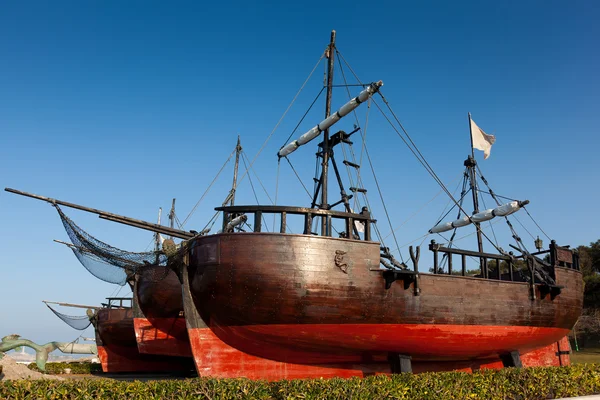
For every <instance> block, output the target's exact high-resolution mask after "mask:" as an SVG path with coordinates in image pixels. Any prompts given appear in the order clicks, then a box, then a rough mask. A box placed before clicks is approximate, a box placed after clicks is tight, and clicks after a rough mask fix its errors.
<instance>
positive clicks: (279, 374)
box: [188, 328, 570, 380]
mask: <svg viewBox="0 0 600 400" xmlns="http://www.w3.org/2000/svg"><path fill="white" fill-rule="evenodd" d="M188 333H189V337H190V343H191V346H192V351H193V353H194V362H195V364H196V370H197V372H198V374H199V375H200V376H208V377H215V378H237V377H246V378H250V379H267V380H280V379H302V378H320V377H323V378H332V377H342V378H349V377H354V376H356V377H364V376H369V375H374V374H389V373H390V366H389V363H388V362H387V360H386V359H382V358H379V357H378V358H379V359H373V360H371V361H370V362H369V363H334V364H297V363H290V362H281V361H274V360H269V359H265V358H261V357H256V356H253V355H250V354H247V353H244V352H243V351H240V350H238V349H236V348H234V347H231V346H229V345H228V344H226V343H224V342H223V341H222V340H221V339H219V337H217V336H216V335H215V334H214V333H213V332H212V331H211V329H210V328H194V329H190V330H189V331H188ZM560 343H562V344H561V345H559V344H558V343H552V344H550V345H548V346H545V347H542V348H539V349H535V350H532V351H530V352H527V353H522V354H521V360H522V362H523V366H551V365H568V364H569V363H570V362H569V358H568V355H563V356H561V359H559V357H558V356H557V355H556V352H557V350H560V349H562V350H568V349H569V347H568V341H567V340H566V338H563V339H562V340H561V342H560ZM463 345H468V344H466V343H463ZM561 362H562V364H561ZM502 367H503V365H502V362H501V361H500V360H499V359H498V358H497V357H494V358H490V359H485V360H475V361H473V360H467V361H413V362H412V368H413V372H415V373H420V372H428V371H429V372H432V371H451V370H459V371H466V372H471V371H474V370H477V369H486V368H488V369H499V368H502Z"/></svg>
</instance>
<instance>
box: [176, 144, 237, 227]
mask: <svg viewBox="0 0 600 400" xmlns="http://www.w3.org/2000/svg"><path fill="white" fill-rule="evenodd" d="M236 151H237V148H236V149H234V150H233V151H232V152H231V154H230V155H229V157H228V158H227V161H225V163H224V164H223V166H222V167H221V169H220V170H219V172H218V173H217V176H215V178H214V179H213V180H212V182H211V183H210V185H208V187H207V188H206V190H205V191H204V193H203V194H202V197H200V200H198V202H197V203H196V205H195V206H194V207H193V208H192V211H190V213H189V214H188V216H187V217H185V219H184V220H183V223H182V224H181V227H182V228H183V226H184V225H185V223H186V222H187V221H188V220H189V219H190V217H191V216H192V214H194V212H195V211H196V208H198V206H199V205H200V203H201V202H202V200H203V199H204V197H205V196H206V195H207V194H208V192H209V190H210V188H211V187H212V186H213V184H214V183H215V182H216V181H217V179H218V178H219V175H221V172H223V169H224V168H225V166H226V165H227V163H229V161H230V160H231V157H232V156H233V155H234V154H235V152H236Z"/></svg>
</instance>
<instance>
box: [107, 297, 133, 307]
mask: <svg viewBox="0 0 600 400" xmlns="http://www.w3.org/2000/svg"><path fill="white" fill-rule="evenodd" d="M106 300H107V301H108V303H102V306H103V307H104V308H131V303H132V301H133V299H132V298H131V297H107V298H106Z"/></svg>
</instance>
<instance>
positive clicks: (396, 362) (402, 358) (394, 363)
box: [388, 353, 412, 374]
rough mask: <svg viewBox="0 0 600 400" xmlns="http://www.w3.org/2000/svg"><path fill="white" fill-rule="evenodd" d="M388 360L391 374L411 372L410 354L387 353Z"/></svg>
mask: <svg viewBox="0 0 600 400" xmlns="http://www.w3.org/2000/svg"><path fill="white" fill-rule="evenodd" d="M388 361H389V362H390V369H391V370H392V374H400V373H402V372H407V373H409V374H412V361H411V357H410V356H407V355H404V354H398V353H390V354H389V355H388Z"/></svg>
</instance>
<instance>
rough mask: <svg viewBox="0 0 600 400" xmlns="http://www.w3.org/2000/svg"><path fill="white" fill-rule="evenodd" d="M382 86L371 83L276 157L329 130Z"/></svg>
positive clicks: (284, 154)
mask: <svg viewBox="0 0 600 400" xmlns="http://www.w3.org/2000/svg"><path fill="white" fill-rule="evenodd" d="M382 86H383V82H382V81H379V82H373V83H371V84H370V85H369V87H367V88H366V89H365V90H363V91H362V92H360V94H359V95H358V96H356V97H355V98H353V99H352V100H350V101H349V102H347V103H346V104H344V105H343V106H342V107H341V108H340V109H339V110H338V111H337V112H335V113H333V114H331V115H330V116H329V117H327V118H325V119H324V120H323V121H321V122H320V123H319V124H317V126H315V127H314V128H312V129H311V130H309V131H308V132H306V133H305V134H304V135H302V136H300V137H299V138H298V140H294V141H292V142H290V143H288V144H287V145H286V146H285V147H283V148H282V149H281V150H279V153H277V155H279V157H285V156H287V155H288V154H291V153H292V152H294V151H295V150H296V149H297V148H298V147H300V146H302V145H303V144H306V143H308V142H310V141H311V140H313V139H314V138H316V137H317V136H319V135H320V134H321V132H323V131H324V130H326V129H329V128H331V127H332V126H333V125H334V124H335V123H336V122H338V121H339V120H340V119H342V118H343V117H345V116H346V115H348V114H349V113H350V112H352V111H353V110H354V109H356V108H357V107H358V106H359V105H360V103H363V102H364V101H366V100H368V99H369V98H370V97H371V96H373V94H375V93H377V92H378V91H379V88H380V87H382Z"/></svg>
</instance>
